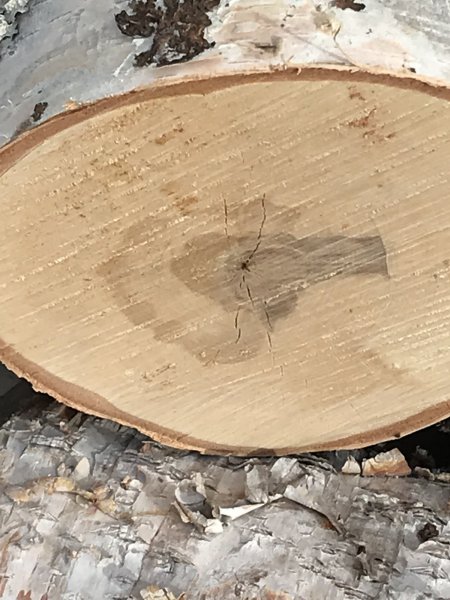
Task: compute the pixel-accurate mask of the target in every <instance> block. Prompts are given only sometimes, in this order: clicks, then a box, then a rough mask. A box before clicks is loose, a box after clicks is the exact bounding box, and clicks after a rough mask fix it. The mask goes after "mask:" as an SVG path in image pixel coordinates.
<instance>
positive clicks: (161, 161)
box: [0, 1, 450, 454]
mask: <svg viewBox="0 0 450 600" xmlns="http://www.w3.org/2000/svg"><path fill="white" fill-rule="evenodd" d="M175 4H176V3H175ZM175 4H174V3H172V6H174V5H175ZM199 4H200V5H202V6H203V4H204V6H205V8H206V7H207V6H208V7H213V6H215V9H214V13H213V14H211V15H210V16H209V17H208V21H207V22H210V26H209V28H208V29H207V31H206V32H205V36H206V38H205V39H206V40H207V41H206V42H205V43H204V44H203V46H204V47H205V48H206V47H207V46H211V47H210V48H209V49H205V50H204V52H202V53H201V54H199V55H198V56H196V57H195V58H193V59H192V60H190V61H188V62H183V63H182V64H178V62H177V61H178V60H179V58H180V57H179V56H178V55H177V54H176V52H175V51H177V48H169V50H167V48H168V44H169V42H168V41H167V39H169V38H170V36H169V34H168V33H167V27H168V23H167V18H166V20H165V21H164V27H163V32H161V31H159V30H156V32H155V33H154V36H155V39H156V36H158V35H159V36H160V37H161V39H162V42H161V43H160V44H157V45H156V49H155V50H154V49H153V46H150V48H149V49H148V48H147V50H144V52H143V53H140V56H141V57H142V56H144V57H147V58H148V57H153V58H155V60H156V61H157V62H158V64H160V65H166V66H160V67H151V68H149V69H148V70H147V71H142V70H140V71H139V70H138V68H137V67H136V66H135V64H134V63H133V55H134V52H131V53H130V52H129V48H127V53H126V55H125V47H124V44H125V42H124V41H123V40H122V39H120V35H121V34H120V32H119V31H118V29H114V23H113V15H112V12H111V10H110V9H109V10H106V6H105V8H104V5H103V4H97V3H95V8H94V6H92V7H89V8H83V9H82V10H81V13H80V14H77V13H76V7H75V6H74V5H71V8H70V11H69V17H70V18H67V17H65V16H61V19H59V18H58V15H56V14H53V12H52V11H55V10H60V8H58V9H55V8H54V7H53V5H52V4H50V3H47V2H43V3H41V4H37V5H31V8H30V17H29V20H28V27H30V28H31V27H33V26H34V27H36V26H37V23H38V22H39V18H40V19H41V21H40V23H42V22H44V23H46V22H47V23H53V21H55V22H58V25H57V31H58V33H56V29H55V30H54V32H53V30H52V29H51V28H50V29H49V30H47V28H45V27H44V28H41V29H39V30H38V29H36V30H35V31H34V33H33V30H31V32H30V35H28V36H27V35H26V31H25V32H23V33H22V36H24V37H23V42H21V43H20V44H19V42H18V41H17V40H16V41H13V44H12V47H10V51H11V52H12V54H11V55H10V56H6V57H5V58H4V59H3V61H2V64H1V65H0V68H2V69H3V73H6V69H8V73H13V74H14V75H13V77H15V76H16V75H17V79H16V81H13V80H11V81H10V82H8V85H7V86H6V89H5V101H4V102H2V104H3V106H4V107H5V111H6V112H5V116H4V117H3V121H2V123H3V124H4V126H5V128H6V129H5V133H4V134H3V135H4V137H5V139H6V140H8V139H9V138H10V137H11V136H12V135H14V134H19V133H21V134H22V135H20V136H19V137H18V139H17V140H16V141H14V142H13V143H12V144H8V145H6V146H5V147H4V149H3V151H2V153H1V155H0V161H1V173H2V174H1V177H0V188H1V194H2V208H3V211H4V215H5V216H4V218H3V219H2V222H1V224H0V233H1V236H0V237H1V240H2V242H1V246H0V251H1V253H2V263H1V271H0V273H1V280H0V283H1V286H2V316H1V322H0V333H1V335H2V340H3V341H2V343H1V353H0V355H1V358H2V360H3V361H4V362H5V363H6V364H8V365H9V366H10V367H11V368H12V369H13V370H15V371H16V372H17V373H19V374H21V375H24V376H25V377H26V378H27V379H28V380H30V381H31V382H32V383H33V384H34V386H35V388H36V389H40V390H44V391H48V392H50V393H51V394H52V395H53V396H55V397H56V398H57V399H59V400H61V401H63V402H66V403H67V404H69V405H71V406H75V407H78V408H81V409H83V410H85V411H87V412H90V413H93V414H97V415H102V416H108V417H110V418H113V419H115V420H117V421H119V422H121V423H125V424H129V425H134V426H136V427H138V428H139V429H140V430H142V431H144V432H147V433H150V434H151V435H153V436H154V437H155V438H156V439H158V440H160V441H163V442H166V443H169V444H173V445H176V446H180V447H188V448H196V449H200V450H203V451H210V452H216V453H231V452H234V453H238V454H252V453H253V454H257V453H258V454H271V453H288V452H292V451H293V450H309V449H323V448H337V447H339V448H342V447H347V448H348V447H355V446H360V445H362V444H367V443H370V442H375V441H379V440H382V439H387V438H390V437H395V436H401V435H403V434H405V433H407V432H409V431H412V430H414V429H417V428H419V427H422V426H424V425H426V424H429V423H432V422H435V421H437V420H439V419H441V418H443V417H446V416H448V414H449V412H450V411H449V404H448V391H449V385H448V372H449V366H450V352H449V348H450V333H449V331H450V329H449V327H448V322H449V303H450V296H449V286H448V277H449V260H450V257H449V253H450V235H449V224H450V205H449V203H448V200H447V197H446V190H447V187H448V182H449V174H450V163H449V161H448V156H449V154H450V152H449V151H450V138H449V136H448V131H449V130H450V104H449V102H448V100H449V97H450V92H449V90H448V88H447V87H446V83H447V81H448V69H449V66H448V63H447V62H446V61H445V60H444V57H445V52H446V50H447V47H446V38H445V36H444V37H443V39H442V37H439V36H438V32H439V31H441V30H442V27H443V24H442V22H444V23H447V24H448V18H447V19H443V18H442V15H441V14H440V17H439V18H438V17H437V15H436V16H435V20H436V22H438V21H439V22H440V25H439V28H437V29H436V31H435V32H434V33H428V34H427V32H426V31H418V30H415V29H414V27H413V25H412V24H411V22H410V23H409V24H408V25H405V21H406V20H408V19H409V20H410V21H411V20H412V21H413V16H412V15H410V13H408V15H406V16H405V14H404V13H403V12H402V10H401V8H400V5H399V6H398V7H395V6H393V7H387V8H386V7H382V5H381V4H378V3H373V4H371V6H370V7H366V6H364V5H362V4H358V3H356V4H355V3H353V2H350V3H341V2H335V3H334V7H332V6H322V5H321V6H319V5H317V6H316V5H314V4H313V3H311V2H302V3H296V4H289V3H286V2H282V1H278V2H268V3H264V4H263V5H261V4H260V3H255V2H248V1H236V2H220V3H215V2H211V3H207V2H205V3H199ZM432 6H433V5H432V4H431V3H430V5H429V9H430V10H431V9H432ZM357 7H359V9H358V8H357ZM361 7H362V9H361ZM102 10H105V12H102ZM155 10H156V9H155ZM171 10H172V9H170V6H169V5H168V7H167V11H168V14H169V15H170V14H172V13H171V12H170V11H171ZM90 11H94V12H95V18H94V14H92V13H90ZM161 14H162V13H159V15H160V16H159V17H158V18H160V20H161V19H162V18H163V17H161ZM180 14H181V13H180ZM445 14H446V15H447V17H448V14H447V13H445ZM50 15H51V16H52V20H51V21H50V19H49V17H50ZM75 15H77V17H78V18H75ZM177 15H178V13H177V12H176V11H175V12H173V18H174V20H175V21H176V19H177V18H178V16H177ZM444 16H445V15H444ZM199 18H200V17H199ZM45 19H47V21H45ZM22 22H23V19H22ZM89 23H92V24H97V23H110V27H109V26H106V25H104V28H105V30H104V31H103V29H101V30H100V31H101V32H102V35H101V36H100V37H99V35H96V36H94V39H92V29H91V28H90V26H89ZM95 26H97V25H95ZM91 27H92V25H91ZM64 28H66V29H64ZM43 30H45V31H46V39H45V42H42V40H40V43H41V44H42V48H43V49H46V52H47V54H44V50H41V51H40V52H38V54H35V53H34V52H33V50H34V45H33V36H34V37H36V36H37V37H40V35H42V34H39V33H38V31H43ZM199 30H201V28H199ZM189 31H190V30H189ZM69 32H70V33H69ZM172 33H173V32H172ZM180 35H181V34H180ZM189 35H190V33H189ZM199 35H200V38H201V39H203V38H202V36H203V32H202V30H201V31H200V33H199ZM79 36H81V39H80V38H79ZM168 36H169V38H168ZM175 37H177V36H175ZM178 37H179V36H178ZM200 38H199V39H200ZM61 40H64V44H65V45H64V48H63V50H62V51H60V49H61V43H62V42H61ZM139 42H140V49H142V48H141V47H142V46H143V45H144V43H146V42H145V40H144V42H142V40H139ZM189 43H191V42H189ZM84 44H86V46H87V48H88V50H85V51H84V52H85V53H84V54H83V53H82V54H81V55H80V54H79V47H80V46H81V47H83V45H84ZM186 44H187V42H186ZM186 44H183V48H184V47H185V46H186ZM187 45H189V44H187ZM110 46H112V48H110ZM169 46H170V44H169ZM189 47H190V46H189ZM173 52H175V55H173ZM124 55H125V56H124ZM119 56H120V59H119ZM139 60H141V59H139ZM139 60H138V62H139ZM172 62H176V64H167V63H172ZM91 65H94V67H93V70H92V69H91V68H90V67H91ZM69 69H70V73H69ZM79 69H81V72H80V73H78V70H79ZM100 69H101V70H102V71H103V75H102V76H101V77H100V78H99V77H98V75H97V74H96V70H100ZM97 72H98V71H97ZM94 73H95V76H94ZM413 75H414V78H412V76H413ZM94 78H95V79H96V81H95V83H94ZM67 79H70V82H68V81H67ZM2 80H3V81H5V80H6V79H4V78H3V79H2ZM143 84H146V85H145V87H143V88H142V89H140V90H138V91H134V92H130V93H129V94H125V95H121V96H111V94H113V93H117V92H123V91H126V90H130V88H133V89H134V88H136V86H138V85H143ZM149 84H150V85H149ZM81 89H83V90H84V91H83V93H82V92H81ZM74 90H77V92H76V94H75V92H74ZM19 96H20V97H25V101H19V100H18V98H19ZM28 98H30V104H28ZM31 98H32V100H31ZM102 98H103V99H102ZM94 99H97V100H98V102H95V103H92V104H90V105H87V106H82V107H77V108H73V103H74V102H85V101H86V100H94ZM37 100H38V101H37ZM9 103H11V105H12V106H13V110H9V108H8V105H9ZM33 103H34V105H33ZM32 105H33V108H32V110H31V106H32ZM64 108H65V110H62V109H64ZM22 111H25V112H22ZM21 113H22V114H21ZM48 116H53V117H54V118H52V119H50V120H49V121H48V122H46V123H44V124H43V125H42V126H40V127H38V128H35V129H31V130H30V131H26V132H25V133H23V132H24V130H26V129H27V128H29V126H30V124H32V122H34V121H38V120H43V119H42V118H44V119H45V118H47V117H48Z"/></svg>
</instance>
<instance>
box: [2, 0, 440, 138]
mask: <svg viewBox="0 0 450 600" xmlns="http://www.w3.org/2000/svg"><path fill="white" fill-rule="evenodd" d="M6 4H7V5H8V7H9V11H8V17H7V18H8V21H9V22H12V19H13V16H12V15H16V18H19V17H20V22H19V26H20V31H19V34H18V35H17V36H16V37H15V38H14V39H13V40H11V38H10V36H11V35H12V31H13V30H12V29H11V26H9V28H8V31H7V32H6V31H3V30H1V29H0V40H1V39H2V38H3V37H5V39H4V41H3V42H2V43H1V44H0V56H1V60H0V82H1V86H0V108H1V112H0V144H3V143H6V142H7V141H8V140H9V139H10V138H11V137H12V136H13V135H15V134H17V133H18V132H20V131H22V130H23V129H26V128H28V127H29V126H30V125H32V124H33V122H32V121H30V116H31V115H32V114H33V112H34V107H35V105H36V103H38V102H42V101H45V102H48V108H47V110H46V111H45V114H44V115H43V117H42V120H45V119H47V118H49V117H51V116H53V115H55V114H58V113H60V112H62V111H63V110H67V109H68V108H73V107H74V106H76V104H77V103H83V102H87V101H92V100H96V99H99V98H103V97H105V96H107V95H110V94H117V93H121V92H124V91H127V90H131V89H133V88H135V87H138V86H142V85H145V84H148V83H150V82H152V81H154V80H155V79H159V78H162V77H171V76H178V75H180V74H186V75H189V74H191V75H195V74H205V73H208V72H210V73H216V74H219V73H224V72H227V73H230V72H236V71H242V70H245V69H247V68H248V69H249V68H251V69H255V68H261V69H267V67H268V66H270V67H271V68H274V69H285V68H288V67H293V68H296V67H298V66H299V65H304V64H316V65H317V64H323V63H326V64H329V65H334V66H339V65H342V66H343V65H353V66H356V67H359V66H362V67H364V68H366V69H373V70H378V71H392V72H396V73H399V74H404V75H406V76H411V74H415V75H416V76H417V77H424V78H427V79H432V80H436V81H440V82H442V83H448V82H449V81H450V63H449V61H448V55H449V51H450V9H449V4H448V0H446V1H444V0H427V1H426V2H421V3H419V4H417V3H413V2H410V1H409V2H408V1H407V0H385V1H380V0H370V2H367V3H366V4H365V8H364V9H363V10H359V11H355V10H351V9H342V8H338V6H340V5H341V4H340V3H333V2H329V3H319V2H316V3H314V2H313V0H304V1H303V2H298V3H297V2H296V3H294V2H289V1H288V0H269V1H265V2H257V1H255V0H234V1H231V2H230V1H226V0H222V1H221V2H220V4H219V6H218V7H217V8H215V9H214V10H213V11H212V13H211V15H210V19H211V21H212V25H211V26H209V27H208V28H206V30H205V38H206V39H207V40H208V41H209V42H210V43H211V44H214V45H213V46H212V47H210V48H209V49H208V50H206V51H205V52H204V53H202V54H200V55H199V56H197V57H195V58H194V59H193V60H192V61H190V62H189V63H183V64H175V65H169V66H165V67H155V66H153V67H149V68H139V67H136V66H135V55H136V53H137V52H141V51H144V50H147V49H148V47H149V46H150V42H149V40H147V39H145V38H139V37H136V38H135V39H131V38H130V37H127V36H125V35H123V34H122V33H121V32H120V30H119V28H118V27H117V25H116V22H115V19H114V13H118V12H120V10H121V9H124V8H127V7H128V4H127V2H124V1H122V0H120V1H117V2H115V4H114V6H112V3H111V2H110V0H96V2H86V1H85V0H59V1H58V2H57V3H55V2H52V0H35V1H34V2H29V3H26V2H23V1H22V2H16V3H14V2H11V1H10V2H7V3H6ZM19 4H20V5H21V6H23V7H22V8H21V10H23V11H25V10H27V9H28V12H27V13H26V14H23V15H22V14H20V11H18V10H17V11H16V9H15V8H14V7H15V5H19ZM333 4H335V5H333ZM319 5H320V6H319ZM13 8H14V10H13ZM15 27H16V25H15V24H14V30H15Z"/></svg>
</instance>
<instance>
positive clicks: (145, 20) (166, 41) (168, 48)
mask: <svg viewBox="0 0 450 600" xmlns="http://www.w3.org/2000/svg"><path fill="white" fill-rule="evenodd" d="M219 2H220V0H165V1H164V3H163V4H161V3H160V2H157V0H137V1H136V0H133V1H132V2H130V9H131V12H129V13H127V12H126V11H125V10H122V11H121V12H120V13H118V14H117V15H115V19H116V23H117V26H118V27H119V29H120V31H121V32H122V33H123V34H125V35H128V36H130V37H144V38H147V37H151V36H153V40H152V42H151V46H150V48H149V50H145V51H144V52H140V53H139V54H137V55H136V56H135V64H136V66H138V67H144V66H147V65H151V64H154V65H156V66H157V67H161V66H163V65H170V64H174V63H180V62H185V61H187V60H190V59H191V58H193V57H194V56H197V55H198V54H200V53H201V52H203V51H204V50H206V49H207V48H210V47H211V46H212V45H213V44H212V43H211V42H208V41H207V40H206V38H205V37H204V32H205V28H206V27H208V26H209V25H211V20H210V18H209V16H208V12H210V11H211V10H213V9H214V8H215V7H217V6H218V4H219Z"/></svg>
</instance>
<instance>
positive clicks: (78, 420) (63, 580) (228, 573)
mask: <svg viewBox="0 0 450 600" xmlns="http://www.w3.org/2000/svg"><path fill="white" fill-rule="evenodd" d="M10 393H12V392H10ZM22 396H23V392H22ZM27 398H28V406H26V407H23V408H22V409H21V411H17V413H16V414H14V415H13V416H12V418H11V419H10V421H8V422H6V423H5V424H4V425H3V427H2V428H1V430H0V440H1V451H0V472H1V473H2V483H1V495H0V519H1V520H0V528H1V532H2V541H1V544H2V547H1V551H0V556H1V565H0V569H1V571H0V597H3V598H8V599H14V600H15V599H16V598H31V600H36V599H42V598H45V599H46V600H54V599H60V598H64V599H69V598H70V599H74V598H77V599H83V600H90V599H92V600H94V599H98V598H102V599H111V600H112V599H113V598H116V599H119V598H120V599H127V598H133V599H134V598H136V599H138V598H153V596H151V595H150V592H149V589H150V586H156V587H157V588H161V589H166V590H167V593H169V592H171V593H173V594H174V596H175V597H177V596H179V595H180V594H185V595H184V596H182V597H184V598H186V600H187V599H191V598H192V599H196V598H203V599H204V600H206V599H212V598H217V599H221V600H226V599H228V598H247V599H253V598H254V599H266V600H269V599H274V598H278V599H280V600H281V599H284V600H287V599H288V598H295V599H312V598H317V599H325V598H327V599H328V598H329V599H330V600H331V599H333V600H340V599H344V598H346V599H347V598H348V599H350V598H354V599H356V598H360V599H366V598H367V599H369V598H377V599H383V598H386V599H387V598H395V599H396V600H400V599H405V600H406V599H408V600H411V599H419V598H420V599H422V598H423V599H425V598H436V599H437V598H449V597H450V582H449V579H448V573H449V571H450V558H449V553H448V547H449V543H450V525H449V521H448V512H449V501H450V488H449V487H448V486H445V485H442V484H438V483H433V482H427V481H424V480H418V479H416V480H415V479H392V478H380V479H377V478H375V479H370V478H361V477H359V476H345V475H342V474H338V473H336V472H335V471H334V469H333V468H332V467H331V466H330V464H328V463H327V462H325V461H323V460H320V459H318V458H317V457H314V456H311V455H304V456H301V457H298V458H293V457H288V458H281V459H271V460H261V459H249V460H243V459H235V458H234V459H233V458H230V459H227V458H210V457H207V456H200V455H198V454H195V453H182V452H179V451H175V450H169V449H167V448H163V447H161V446H159V445H157V444H155V443H153V442H151V441H149V440H148V439H147V438H145V437H144V436H142V435H141V434H139V433H136V432H135V431H134V430H132V429H129V428H124V427H120V426H118V425H115V424H113V423H110V422H108V421H105V420H101V419H95V418H92V417H86V416H85V415H82V414H80V413H76V412H75V411H72V410H70V409H67V408H64V407H62V406H60V405H58V404H56V403H55V402H52V401H51V400H50V399H48V398H47V397H45V396H33V395H32V394H31V396H30V393H29V394H28V395H27ZM200 480H201V481H202V482H203V485H204V488H205V490H206V497H207V500H206V501H204V502H203V503H202V506H201V510H202V511H203V512H204V513H206V512H207V510H208V508H209V507H217V506H220V507H235V506H238V505H241V504H249V503H255V502H259V503H261V504H262V505H261V506H260V507H259V508H257V509H256V510H254V511H253V512H251V513H249V514H247V515H243V516H241V517H239V518H237V519H236V520H233V521H228V522H227V518H226V517H222V521H223V531H222V532H219V533H209V534H208V533H205V532H204V531H203V527H202V525H201V524H200V523H197V527H196V526H194V525H193V524H191V523H183V522H182V520H181V518H180V515H179V513H178V512H177V510H175V507H174V502H175V499H176V497H177V498H178V499H179V500H180V498H181V499H182V498H184V504H182V505H184V506H185V507H186V506H190V508H191V509H192V508H193V506H194V503H195V502H198V497H199V494H198V492H196V491H195V489H194V488H195V487H196V488H197V490H198V489H200ZM181 492H182V493H183V494H184V495H181V496H180V494H181ZM200 495H201V494H200ZM277 495H278V496H279V499H276V498H277ZM270 499H271V500H272V502H270ZM428 538H429V539H428ZM20 594H22V595H20ZM26 594H31V595H28V596H26ZM146 594H148V595H146ZM155 597H156V596H155ZM168 597H171V596H168Z"/></svg>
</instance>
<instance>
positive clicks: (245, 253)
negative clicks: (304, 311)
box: [98, 196, 388, 366]
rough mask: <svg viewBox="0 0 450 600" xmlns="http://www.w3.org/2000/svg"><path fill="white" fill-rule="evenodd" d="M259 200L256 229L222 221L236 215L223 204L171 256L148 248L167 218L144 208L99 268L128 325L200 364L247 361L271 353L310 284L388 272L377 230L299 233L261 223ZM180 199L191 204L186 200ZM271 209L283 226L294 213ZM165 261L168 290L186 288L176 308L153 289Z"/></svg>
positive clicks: (165, 228)
mask: <svg viewBox="0 0 450 600" xmlns="http://www.w3.org/2000/svg"><path fill="white" fill-rule="evenodd" d="M186 198H190V197H189V196H186V197H185V199H186ZM225 206H226V203H225ZM262 206H263V207H264V213H263V214H261V209H259V212H260V216H259V219H260V226H259V229H258V230H257V231H256V232H255V231H253V232H248V233H244V234H242V235H230V232H229V231H228V230H227V228H228V225H229V224H227V220H228V219H229V218H231V219H232V223H235V219H234V217H235V214H234V212H233V210H232V211H231V214H232V217H231V216H230V215H229V214H228V211H226V212H225V229H226V231H225V234H224V233H222V234H219V233H218V232H214V233H208V234H202V235H197V236H194V237H193V238H192V239H191V240H189V241H188V242H186V243H185V244H184V246H183V247H182V248H181V249H180V250H179V251H178V252H177V254H178V255H177V257H176V258H173V259H171V260H169V262H167V258H165V257H162V258H161V256H160V257H158V256H155V255H153V253H152V240H153V239H154V238H155V236H158V235H161V233H163V232H166V233H167V231H170V228H171V225H170V223H169V222H168V221H167V217H164V218H160V217H154V218H150V217H147V218H145V219H143V220H142V221H140V222H138V223H136V224H135V225H133V226H132V227H130V228H129V230H128V231H127V232H126V233H125V234H124V238H123V241H122V244H121V246H120V248H119V249H118V250H117V251H116V253H115V254H114V255H113V256H112V257H111V258H110V259H109V260H108V261H106V262H105V263H103V264H102V265H101V266H100V267H98V273H99V275H101V277H102V278H103V279H104V280H105V281H106V284H107V289H108V290H109V292H110V294H111V295H112V297H113V299H114V303H115V305H116V306H117V308H118V309H119V310H120V311H121V312H122V313H123V314H124V315H125V316H126V318H127V319H128V320H129V321H130V323H131V324H132V325H133V326H135V327H139V328H150V329H152V331H153V335H154V338H155V339H156V340H157V341H162V342H164V343H176V344H179V345H180V346H181V347H183V348H184V349H185V350H186V351H187V352H189V353H190V354H191V355H193V356H194V357H196V359H197V360H199V361H200V362H201V363H202V364H203V365H205V366H213V365H215V364H229V363H236V362H242V361H246V360H248V359H250V358H253V357H256V356H257V355H258V354H259V353H260V352H261V351H263V350H264V349H266V350H269V351H270V352H271V351H272V337H271V336H272V335H273V333H274V332H275V331H276V328H277V324H278V323H279V321H280V320H282V319H284V318H286V317H288V316H289V315H291V314H292V313H293V311H294V310H295V309H296V307H297V305H298V301H299V298H300V296H301V294H302V293H307V292H306V290H307V289H308V288H311V287H313V286H316V285H319V284H323V283H325V282H327V281H328V280H330V279H333V278H342V277H359V276H369V277H370V276H383V277H387V276H388V267H387V260H386V250H385V247H384V243H383V240H382V238H381V236H379V235H374V236H362V237H349V236H344V235H323V236H319V235H317V236H307V237H303V238H299V237H296V236H295V235H292V234H290V233H274V232H273V231H268V232H266V231H265V229H264V225H265V222H266V217H267V215H266V213H265V204H264V202H263V204H262ZM270 207H271V208H273V205H270ZM177 208H178V209H179V210H180V211H185V212H186V211H189V210H191V209H192V210H196V207H195V204H194V202H193V201H192V200H191V199H190V200H188V202H187V204H186V205H185V204H181V205H179V206H178V207H177ZM246 210H248V211H252V212H251V214H252V215H253V216H252V221H253V222H254V220H255V218H258V212H257V211H258V206H257V203H255V204H254V205H252V206H249V207H248V208H247V209H240V213H239V214H240V216H241V217H244V215H245V211H246ZM289 210H290V209H289ZM278 216H279V220H278V221H277V225H282V226H285V225H286V219H287V218H288V217H289V218H292V215H291V213H289V214H288V215H287V216H286V215H284V214H283V213H282V214H281V215H278ZM249 217H250V215H248V217H247V218H249ZM170 218H173V219H174V220H175V221H176V219H177V217H176V215H172V217H170ZM190 218H192V217H190ZM245 220H247V219H245ZM175 221H174V222H175ZM252 221H249V222H252ZM283 224H284V225H283ZM168 269H169V271H170V272H171V273H172V275H173V276H174V277H175V279H174V282H176V281H177V280H178V281H179V282H180V284H181V285H180V287H179V292H177V291H175V290H176V285H172V289H173V290H174V293H176V294H178V293H179V294H180V298H184V297H186V300H185V304H183V303H182V302H181V301H180V302H177V303H176V304H177V308H176V314H168V310H167V309H166V307H165V306H164V305H163V304H162V303H161V300H160V299H159V298H158V294H160V293H161V292H160V287H159V284H158V278H159V277H162V278H163V279H162V280H164V279H165V278H167V270H168ZM159 281H161V280H159ZM183 289H186V290H189V291H190V292H191V294H192V295H189V294H186V292H183ZM199 296H202V297H203V298H206V299H207V300H208V301H210V302H208V305H209V306H212V311H211V314H209V312H208V318H207V321H204V317H205V315H203V314H200V313H197V312H196V310H195V303H196V301H195V297H199ZM211 303H212V304H211ZM203 304H204V303H203ZM193 307H194V308H193ZM214 307H216V308H214ZM200 312H201V311H200ZM189 315H190V316H189Z"/></svg>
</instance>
